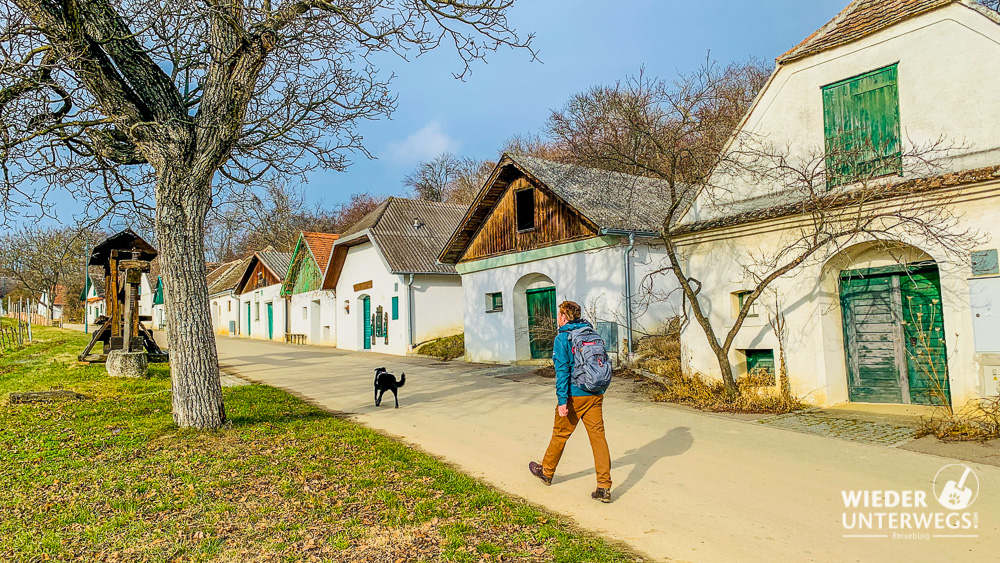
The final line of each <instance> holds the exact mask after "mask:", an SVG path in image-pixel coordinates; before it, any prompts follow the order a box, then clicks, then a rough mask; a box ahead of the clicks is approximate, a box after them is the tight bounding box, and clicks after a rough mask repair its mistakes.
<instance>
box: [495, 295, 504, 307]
mask: <svg viewBox="0 0 1000 563" xmlns="http://www.w3.org/2000/svg"><path fill="white" fill-rule="evenodd" d="M502 309H503V294H502V293H494V294H493V310H494V311H500V310H502Z"/></svg>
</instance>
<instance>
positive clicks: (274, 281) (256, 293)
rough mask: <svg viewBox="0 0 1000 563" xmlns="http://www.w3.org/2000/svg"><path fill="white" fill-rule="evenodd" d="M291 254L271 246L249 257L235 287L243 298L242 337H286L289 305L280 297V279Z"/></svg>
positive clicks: (241, 305) (281, 279)
mask: <svg viewBox="0 0 1000 563" xmlns="http://www.w3.org/2000/svg"><path fill="white" fill-rule="evenodd" d="M291 257H292V255H291V253H288V252H276V251H275V250H274V249H273V248H271V247H268V248H266V249H265V250H260V251H257V252H254V253H253V255H251V256H250V259H249V261H248V262H247V264H246V267H245V268H244V269H243V272H242V275H241V277H240V280H239V282H237V283H236V287H235V289H234V293H235V295H237V296H238V297H239V300H240V304H239V315H240V323H239V333H240V336H242V337H244V338H256V339H263V340H284V338H285V333H286V331H287V326H286V324H285V323H286V320H287V309H288V308H287V306H286V304H285V299H284V298H283V297H282V296H281V282H282V281H283V280H284V279H285V275H286V274H287V273H288V263H289V261H290V260H291Z"/></svg>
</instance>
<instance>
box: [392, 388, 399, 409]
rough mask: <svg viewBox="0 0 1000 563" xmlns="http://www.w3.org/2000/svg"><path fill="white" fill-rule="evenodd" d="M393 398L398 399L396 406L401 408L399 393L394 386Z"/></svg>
mask: <svg viewBox="0 0 1000 563" xmlns="http://www.w3.org/2000/svg"><path fill="white" fill-rule="evenodd" d="M392 398H393V399H396V408H397V409H398V408H399V395H397V394H396V388H395V387H393V388H392Z"/></svg>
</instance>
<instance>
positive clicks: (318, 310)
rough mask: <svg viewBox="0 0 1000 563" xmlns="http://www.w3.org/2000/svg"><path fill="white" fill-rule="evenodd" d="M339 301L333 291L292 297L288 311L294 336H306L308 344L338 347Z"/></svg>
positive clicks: (313, 292)
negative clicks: (337, 309) (337, 308)
mask: <svg viewBox="0 0 1000 563" xmlns="http://www.w3.org/2000/svg"><path fill="white" fill-rule="evenodd" d="M336 306H337V299H336V294H335V293H334V292H333V291H322V290H317V291H309V292H306V293H299V294H296V295H292V298H291V308H290V310H289V311H288V314H289V319H290V320H289V322H290V326H291V332H292V334H304V335H306V342H307V343H309V344H317V345H323V346H336V345H337V312H336V310H335V309H336Z"/></svg>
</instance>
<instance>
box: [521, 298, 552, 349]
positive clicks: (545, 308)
mask: <svg viewBox="0 0 1000 563" xmlns="http://www.w3.org/2000/svg"><path fill="white" fill-rule="evenodd" d="M526 294H527V300H528V338H529V340H528V342H529V344H530V346H531V359H533V360H539V359H544V358H551V357H552V343H553V341H554V340H555V337H556V331H557V330H558V327H557V326H556V288H554V287H546V288H544V289H530V290H528V291H527V292H526Z"/></svg>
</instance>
